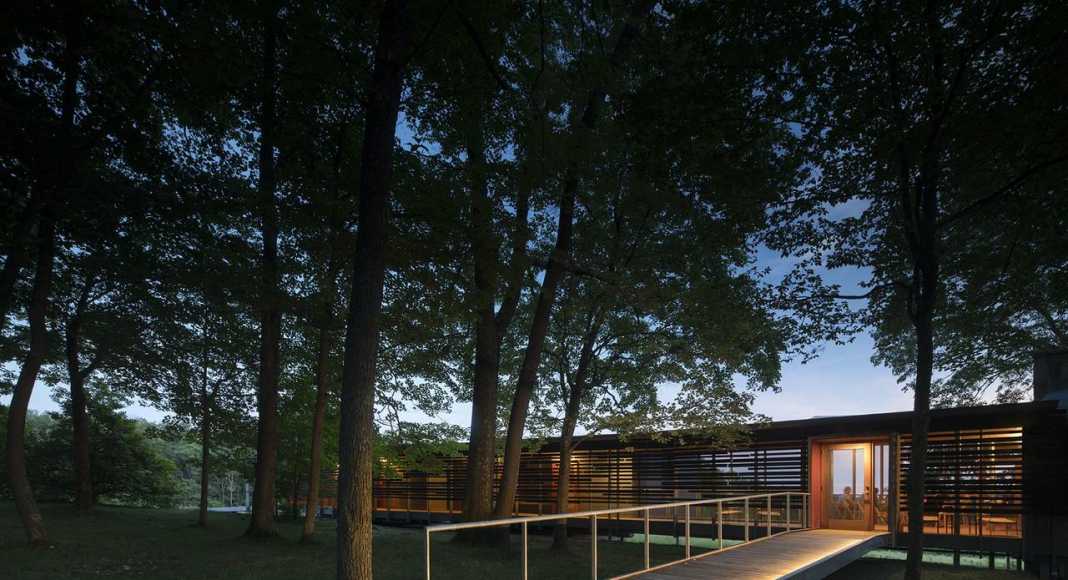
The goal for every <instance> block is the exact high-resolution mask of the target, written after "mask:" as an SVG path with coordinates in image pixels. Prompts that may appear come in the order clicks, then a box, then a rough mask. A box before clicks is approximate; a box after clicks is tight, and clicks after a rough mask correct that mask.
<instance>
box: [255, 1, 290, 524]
mask: <svg viewBox="0 0 1068 580" xmlns="http://www.w3.org/2000/svg"><path fill="white" fill-rule="evenodd" d="M269 4H270V5H269V7H268V9H267V10H268V11H267V14H266V15H265V20H264V35H263V79H262V90H263V96H262V111H261V119H260V151H259V172H260V178H259V203H260V213H261V216H262V220H263V224H262V237H263V257H262V261H261V264H262V276H263V280H262V286H261V289H262V296H261V297H260V301H261V303H260V308H261V315H260V316H261V318H260V327H261V330H260V373H259V385H258V391H259V397H258V404H259V433H258V438H257V441H256V486H255V488H254V490H253V494H252V517H251V521H250V524H249V528H248V532H247V534H248V535H250V536H273V535H275V534H276V532H275V528H274V512H275V492H274V486H275V477H276V475H277V467H278V466H277V462H278V436H279V435H278V420H279V419H278V375H279V365H280V361H279V356H280V355H279V343H280V341H281V330H282V311H281V306H280V304H279V301H280V296H279V292H280V289H279V274H278V207H277V204H276V202H275V167H274V129H275V127H274V125H275V111H274V109H275V77H276V75H277V71H276V70H275V69H276V55H275V42H276V39H275V36H276V32H277V31H276V28H277V13H276V10H277V8H276V7H275V6H274V4H273V3H269Z"/></svg>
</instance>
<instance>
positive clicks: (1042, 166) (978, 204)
mask: <svg viewBox="0 0 1068 580" xmlns="http://www.w3.org/2000/svg"><path fill="white" fill-rule="evenodd" d="M1066 161H1068V155H1061V156H1059V157H1054V158H1052V159H1047V160H1046V161H1043V162H1042V163H1039V164H1037V165H1032V166H1031V167H1029V168H1028V169H1027V170H1025V171H1024V172H1022V173H1020V174H1019V175H1017V176H1016V177H1015V178H1013V179H1012V180H1011V181H1009V182H1008V183H1006V184H1005V185H1003V186H1001V187H1000V188H998V189H996V190H995V191H994V192H992V193H990V194H988V195H985V196H983V197H981V198H979V199H977V200H975V201H973V202H972V203H970V204H968V205H967V206H965V207H964V208H963V209H961V210H960V211H957V212H956V213H953V214H951V215H948V216H946V217H945V218H943V219H942V220H940V221H939V222H938V227H939V228H944V227H946V226H948V225H950V224H952V223H953V222H956V221H957V220H960V219H961V218H963V217H965V216H967V215H969V214H971V213H973V212H976V211H978V210H981V209H983V208H985V207H986V206H988V205H991V204H992V203H994V202H996V201H998V199H999V198H1000V197H1002V196H1004V195H1007V194H1010V193H1012V192H1013V191H1014V190H1015V189H1016V188H1017V187H1019V186H1020V185H1021V184H1023V183H1024V182H1025V181H1027V180H1028V179H1030V178H1032V177H1034V176H1035V175H1038V174H1039V173H1041V172H1043V171H1045V170H1046V169H1049V168H1050V167H1054V166H1056V165H1059V164H1061V163H1064V162H1066Z"/></svg>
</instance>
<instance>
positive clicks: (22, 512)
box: [6, 208, 55, 545]
mask: <svg viewBox="0 0 1068 580" xmlns="http://www.w3.org/2000/svg"><path fill="white" fill-rule="evenodd" d="M37 235H38V237H39V238H40V240H39V242H38V250H37V271H36V273H35V274H34V280H33V290H32V291H31V293H30V304H29V322H30V348H29V351H28V352H27V353H26V359H25V360H24V361H23V363H22V369H21V370H20V371H19V378H18V381H16V382H15V392H14V394H13V395H12V397H11V406H10V408H9V409H8V419H7V449H6V455H7V476H8V482H9V484H10V486H11V493H12V494H13V495H14V496H15V507H16V508H17V509H18V512H19V517H20V518H21V519H22V525H23V527H25V528H26V536H27V537H28V539H29V541H30V544H31V545H44V544H47V543H48V532H47V530H45V527H44V520H43V519H42V518H41V512H40V511H39V510H38V509H37V502H36V501H34V498H33V489H32V488H31V487H30V480H29V478H27V476H26V412H27V409H28V408H29V404H30V395H31V394H32V393H33V386H34V383H36V382H37V373H38V371H40V370H41V364H42V363H43V362H44V359H45V356H46V354H47V351H48V335H47V333H48V331H47V329H46V327H45V317H46V316H47V314H48V295H49V293H50V292H51V289H52V261H53V254H54V253H55V226H54V224H53V221H52V216H51V213H50V211H49V210H48V208H46V209H45V210H44V211H43V212H42V214H41V223H40V225H39V227H38V234H37Z"/></svg>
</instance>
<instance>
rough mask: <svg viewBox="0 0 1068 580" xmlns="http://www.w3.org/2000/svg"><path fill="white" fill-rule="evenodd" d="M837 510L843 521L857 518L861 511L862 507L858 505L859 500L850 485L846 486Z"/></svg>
mask: <svg viewBox="0 0 1068 580" xmlns="http://www.w3.org/2000/svg"><path fill="white" fill-rule="evenodd" d="M835 509H836V510H837V511H838V517H839V518H841V519H852V518H854V517H856V513H857V512H858V511H859V509H860V506H858V505H857V498H856V497H855V496H854V495H853V488H852V487H850V486H848V485H847V486H845V489H843V490H842V495H841V497H840V498H839V499H838V505H837V506H836V508H835Z"/></svg>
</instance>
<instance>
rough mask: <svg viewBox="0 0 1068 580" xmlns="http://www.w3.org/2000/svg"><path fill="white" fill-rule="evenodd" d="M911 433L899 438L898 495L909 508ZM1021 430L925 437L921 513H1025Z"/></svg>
mask: <svg viewBox="0 0 1068 580" xmlns="http://www.w3.org/2000/svg"><path fill="white" fill-rule="evenodd" d="M911 441H912V437H911V436H910V435H902V436H901V437H900V444H901V450H900V457H901V474H902V485H901V487H900V489H899V490H898V492H899V493H898V497H899V501H900V506H901V509H902V510H907V509H908V505H909V504H908V499H909V498H908V481H909V480H908V478H909V477H910V469H909V465H910V460H911V457H912V445H911ZM1023 463H1024V436H1023V429H1022V428H1019V427H1009V428H1001V429H975V430H961V431H941V432H937V433H931V434H930V435H929V441H928V447H927V467H926V469H925V470H924V485H925V486H926V489H925V493H924V512H925V513H931V514H937V513H952V514H975V513H982V514H1000V515H1019V514H1022V513H1024V512H1025V511H1026V507H1027V506H1026V505H1025V495H1024V488H1023Z"/></svg>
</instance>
